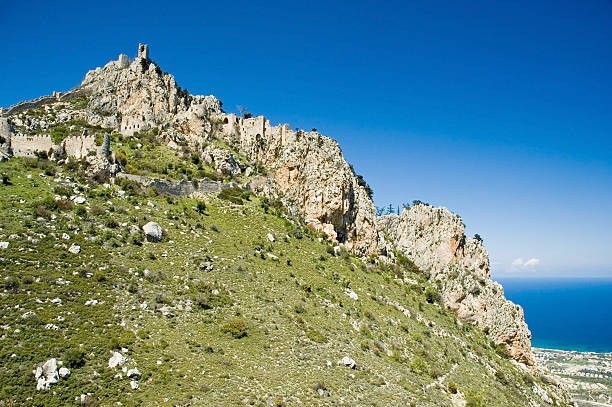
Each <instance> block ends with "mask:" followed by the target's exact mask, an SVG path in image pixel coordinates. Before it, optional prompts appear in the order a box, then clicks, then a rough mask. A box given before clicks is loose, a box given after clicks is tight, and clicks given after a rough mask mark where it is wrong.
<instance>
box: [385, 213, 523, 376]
mask: <svg viewBox="0 0 612 407" xmlns="http://www.w3.org/2000/svg"><path fill="white" fill-rule="evenodd" d="M377 226H378V228H379V229H380V230H381V231H382V232H383V233H384V234H385V235H386V237H387V240H388V242H389V243H388V249H389V250H393V249H395V250H398V251H399V252H401V253H402V254H404V255H405V256H407V257H408V258H410V259H411V260H412V261H414V263H415V264H416V265H417V266H419V268H420V269H421V270H424V271H429V272H430V273H431V277H432V278H433V279H435V281H437V282H438V284H439V286H440V288H441V293H442V299H443V302H444V304H445V305H446V306H448V307H449V308H450V309H452V310H453V312H454V313H455V314H457V316H459V317H460V318H461V319H463V320H464V321H468V322H470V323H473V324H474V325H477V326H478V327H480V328H481V329H483V330H486V331H488V332H489V333H490V335H491V337H492V338H493V339H494V340H495V342H496V344H498V345H500V346H503V347H506V349H507V350H508V351H509V352H510V354H511V355H512V357H513V358H514V359H516V360H518V361H520V362H523V363H526V364H529V365H531V364H533V354H532V352H531V332H530V331H529V329H528V328H527V324H526V323H525V319H524V315H523V310H522V309H521V307H520V306H518V305H515V304H513V303H512V302H510V301H508V300H507V299H506V298H505V297H504V291H503V288H502V286H501V285H499V284H498V283H496V282H494V281H492V280H491V278H490V273H489V256H488V253H487V251H486V249H485V248H484V246H483V244H482V242H481V241H480V240H477V239H473V238H469V237H466V236H465V234H464V231H465V226H464V224H463V222H462V220H461V218H460V217H459V216H457V215H455V214H453V213H451V212H450V211H449V210H448V209H446V208H434V207H432V206H429V205H423V204H419V205H415V206H413V207H411V208H409V209H405V210H404V211H403V212H402V214H401V215H400V216H397V215H387V216H382V217H379V218H378V222H377Z"/></svg>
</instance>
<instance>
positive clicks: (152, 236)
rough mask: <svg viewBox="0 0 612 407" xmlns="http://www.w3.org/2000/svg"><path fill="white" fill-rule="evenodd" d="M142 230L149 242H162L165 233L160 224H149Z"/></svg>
mask: <svg viewBox="0 0 612 407" xmlns="http://www.w3.org/2000/svg"><path fill="white" fill-rule="evenodd" d="M142 230H143V231H144V234H145V237H146V238H147V240H148V241H149V242H160V241H161V240H162V236H163V231H162V228H161V226H159V224H157V223H155V222H149V223H147V224H146V225H144V226H143V227H142Z"/></svg>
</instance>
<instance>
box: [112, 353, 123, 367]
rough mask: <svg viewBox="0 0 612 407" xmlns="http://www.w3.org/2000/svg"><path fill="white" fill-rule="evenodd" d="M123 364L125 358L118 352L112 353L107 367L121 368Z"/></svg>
mask: <svg viewBox="0 0 612 407" xmlns="http://www.w3.org/2000/svg"><path fill="white" fill-rule="evenodd" d="M125 362H126V358H125V356H123V355H122V354H121V353H119V352H113V356H111V358H110V359H109V360H108V367H110V368H111V369H114V368H116V367H117V366H123V364H124V363H125Z"/></svg>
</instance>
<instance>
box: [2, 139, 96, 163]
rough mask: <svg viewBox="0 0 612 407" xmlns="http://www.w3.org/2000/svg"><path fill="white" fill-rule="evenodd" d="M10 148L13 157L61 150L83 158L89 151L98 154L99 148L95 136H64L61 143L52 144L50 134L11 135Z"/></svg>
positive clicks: (68, 154)
mask: <svg viewBox="0 0 612 407" xmlns="http://www.w3.org/2000/svg"><path fill="white" fill-rule="evenodd" d="M10 146H11V150H12V152H13V156H15V157H34V156H35V153H36V152H49V150H51V149H53V150H55V151H60V150H63V151H64V153H65V154H66V156H67V157H73V158H79V159H80V158H84V157H87V156H88V155H91V154H90V153H92V152H93V153H94V154H98V151H99V150H100V148H99V147H98V146H97V145H96V137H95V136H72V137H66V138H65V139H64V140H63V141H62V143H61V145H56V144H53V140H52V139H51V136H47V135H42V136H24V135H22V134H13V135H11V140H10Z"/></svg>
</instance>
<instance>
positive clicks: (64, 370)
mask: <svg viewBox="0 0 612 407" xmlns="http://www.w3.org/2000/svg"><path fill="white" fill-rule="evenodd" d="M59 377H61V378H62V379H67V378H68V377H70V370H68V368H65V367H60V369H59Z"/></svg>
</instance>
